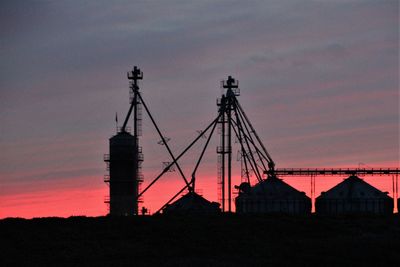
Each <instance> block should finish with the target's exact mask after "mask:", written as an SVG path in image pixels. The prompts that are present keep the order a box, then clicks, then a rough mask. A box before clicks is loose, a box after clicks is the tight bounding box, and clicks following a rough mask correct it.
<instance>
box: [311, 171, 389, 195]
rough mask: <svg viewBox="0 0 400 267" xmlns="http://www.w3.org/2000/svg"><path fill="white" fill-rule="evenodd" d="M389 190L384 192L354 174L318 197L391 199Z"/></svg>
mask: <svg viewBox="0 0 400 267" xmlns="http://www.w3.org/2000/svg"><path fill="white" fill-rule="evenodd" d="M387 194H388V193H387V192H382V191H380V190H379V189H377V188H375V187H373V186H372V185H370V184H369V183H367V182H365V181H364V180H363V179H361V178H359V177H357V176H355V175H352V176H350V177H349V178H346V179H344V180H343V181H342V182H341V183H339V184H337V185H336V186H334V187H332V188H331V189H329V190H328V191H326V192H322V194H321V195H320V196H319V197H317V199H340V198H347V199H379V198H383V199H391V198H390V197H389V196H388V195H387Z"/></svg>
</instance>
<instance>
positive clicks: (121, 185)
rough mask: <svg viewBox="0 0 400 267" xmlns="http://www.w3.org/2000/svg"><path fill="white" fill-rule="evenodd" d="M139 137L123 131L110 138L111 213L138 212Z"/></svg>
mask: <svg viewBox="0 0 400 267" xmlns="http://www.w3.org/2000/svg"><path fill="white" fill-rule="evenodd" d="M136 142H137V139H136V138H135V137H134V136H133V135H131V134H130V133H128V132H125V131H122V132H119V133H118V134H117V135H115V136H113V137H111V138H110V154H109V156H108V157H106V159H105V160H106V161H107V162H108V164H109V170H110V176H109V185H110V199H109V205H110V215H119V216H127V215H135V214H138V200H137V196H138V191H139V184H140V182H141V177H139V175H138V174H139V173H138V172H137V169H138V166H137V165H138V164H140V161H141V160H142V158H141V156H140V155H141V153H140V151H138V146H137V144H136Z"/></svg>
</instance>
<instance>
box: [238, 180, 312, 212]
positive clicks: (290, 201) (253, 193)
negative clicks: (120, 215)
mask: <svg viewBox="0 0 400 267" xmlns="http://www.w3.org/2000/svg"><path fill="white" fill-rule="evenodd" d="M237 188H238V189H239V195H238V196H237V197H236V199H235V204H236V212H237V213H239V214H247V213H285V214H309V213H311V199H310V198H309V197H307V196H306V194H305V193H304V192H301V191H298V190H297V189H295V188H294V187H292V186H290V185H288V184H287V183H285V182H284V181H283V180H282V179H279V178H277V177H275V176H273V177H268V178H267V179H265V180H263V181H262V182H260V183H258V184H256V185H255V186H253V187H251V186H250V185H249V184H248V183H242V184H241V185H240V186H239V187H237Z"/></svg>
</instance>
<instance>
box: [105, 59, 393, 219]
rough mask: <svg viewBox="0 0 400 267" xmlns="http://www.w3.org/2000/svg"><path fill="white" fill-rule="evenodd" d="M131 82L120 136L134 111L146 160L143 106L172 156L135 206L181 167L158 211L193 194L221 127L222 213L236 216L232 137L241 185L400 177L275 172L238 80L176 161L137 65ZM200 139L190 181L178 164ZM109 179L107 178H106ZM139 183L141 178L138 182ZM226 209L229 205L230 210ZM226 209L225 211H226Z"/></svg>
mask: <svg viewBox="0 0 400 267" xmlns="http://www.w3.org/2000/svg"><path fill="white" fill-rule="evenodd" d="M128 79H129V80H131V82H130V88H131V105H130V108H129V111H128V114H127V115H126V118H125V121H124V124H123V126H122V128H121V131H127V122H128V120H129V118H130V116H131V113H132V111H133V130H134V136H135V137H136V144H135V145H136V151H137V153H138V155H137V159H138V161H139V160H140V159H143V157H142V156H141V155H139V154H141V148H140V147H139V139H138V136H140V135H141V120H142V118H141V106H142V105H143V107H144V109H145V111H146V113H147V115H148V116H149V118H150V120H151V122H152V124H153V126H154V128H155V130H156V131H157V133H158V135H159V137H160V139H161V140H160V141H159V144H162V145H163V146H165V148H166V150H167V151H168V154H169V156H170V157H171V159H172V161H171V162H164V166H163V167H164V168H163V170H162V171H161V172H160V174H159V175H157V176H156V177H155V178H154V179H153V180H152V181H151V182H150V183H149V184H148V185H147V186H146V187H145V188H144V189H143V190H141V191H139V190H138V191H137V192H138V193H137V196H136V198H135V201H136V205H137V203H138V202H139V200H140V198H141V197H142V196H143V194H144V193H146V192H147V191H148V190H149V189H150V188H151V187H152V186H153V185H154V184H155V183H156V182H157V181H158V180H159V179H160V178H161V177H162V176H163V175H164V174H165V173H167V172H170V171H171V170H172V168H175V167H176V168H177V170H178V172H179V174H180V176H181V177H182V180H183V181H184V186H183V188H182V189H180V190H179V191H178V192H177V193H176V194H175V195H173V196H172V197H171V199H170V200H168V201H167V203H165V204H164V205H163V206H162V207H161V208H160V209H159V210H158V211H157V213H158V212H160V211H162V210H163V209H164V208H165V207H166V206H167V205H168V204H169V203H171V202H172V201H174V200H175V199H176V198H177V197H178V196H179V195H180V194H181V193H182V192H184V191H185V190H189V191H190V192H194V191H195V186H196V173H197V170H198V168H199V166H200V164H201V161H202V160H203V157H204V154H205V152H206V150H207V148H208V146H209V143H210V140H211V138H212V136H213V135H214V133H215V129H216V128H217V126H218V128H219V134H220V145H219V146H217V154H218V164H219V165H218V184H219V186H220V188H219V194H220V202H221V206H222V211H224V212H225V211H228V212H231V211H232V137H234V138H236V140H237V143H238V144H239V146H240V148H239V158H240V161H241V176H242V179H243V181H245V182H247V183H249V184H250V176H252V175H254V176H255V178H256V179H257V181H258V182H262V181H263V180H264V179H265V177H266V176H267V177H271V178H273V177H277V176H279V177H284V176H310V177H311V178H312V180H311V188H312V189H311V190H312V191H311V194H312V195H313V194H314V193H315V176H321V175H325V176H327V175H356V174H357V175H396V177H397V176H398V174H399V173H400V169H398V168H386V169H384V168H378V169H365V168H363V169H362V168H358V169H349V168H347V169H346V168H333V169H328V168H323V169H322V168H314V169H312V168H307V169H305V168H279V169H276V168H275V163H274V161H273V160H272V158H271V156H270V154H269V153H268V151H267V149H266V148H265V146H264V144H263V143H262V142H261V139H260V137H259V136H258V134H257V132H256V131H255V129H254V127H253V125H252V124H251V122H250V120H249V118H248V117H247V115H246V113H245V112H244V110H243V108H242V106H241V105H240V103H239V101H238V99H237V97H238V96H239V95H240V89H239V83H238V81H237V80H235V79H234V78H232V77H231V76H228V79H227V80H224V81H222V83H221V86H222V88H223V94H222V96H221V98H219V99H217V106H218V113H217V116H216V118H215V119H213V120H212V122H211V123H210V124H208V125H207V127H205V128H204V129H202V130H198V131H197V133H198V136H197V137H196V138H195V139H194V140H193V141H192V142H191V143H190V144H189V145H188V146H187V147H186V148H185V149H183V151H182V152H181V153H180V154H179V155H178V156H176V157H175V156H174V154H173V153H172V151H171V149H170V147H169V145H168V140H169V138H167V137H165V136H164V135H163V134H162V133H161V130H160V128H159V127H158V125H157V123H156V122H155V120H154V118H153V116H152V114H151V112H150V110H149V108H148V106H147V104H146V102H145V101H144V99H143V97H142V95H141V92H140V91H139V86H138V80H141V79H143V73H142V72H141V71H140V69H139V68H137V67H136V66H135V67H134V68H133V71H131V72H129V73H128ZM200 139H205V140H206V142H205V144H204V147H203V148H202V150H201V152H200V155H199V157H198V159H197V161H196V164H195V166H194V168H193V171H192V173H191V179H190V180H188V179H187V177H186V176H185V174H184V173H183V171H182V169H181V167H180V166H179V164H178V161H179V160H180V159H181V158H182V157H183V156H184V155H185V154H186V153H187V152H188V151H189V150H190V149H191V148H192V147H193V145H194V144H196V143H197V142H198V141H199V140H200ZM135 173H136V175H137V177H142V175H141V173H140V164H137V169H136V172H135ZM107 179H109V178H108V177H107ZM139 180H140V179H139ZM142 180H143V178H141V180H140V181H142ZM226 204H227V205H226ZM226 206H227V207H226Z"/></svg>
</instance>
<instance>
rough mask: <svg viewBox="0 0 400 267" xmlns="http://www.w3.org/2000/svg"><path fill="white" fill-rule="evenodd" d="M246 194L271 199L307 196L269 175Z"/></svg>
mask: <svg viewBox="0 0 400 267" xmlns="http://www.w3.org/2000/svg"><path fill="white" fill-rule="evenodd" d="M248 194H249V195H253V196H263V198H273V199H292V198H293V199H294V198H308V197H307V196H306V195H305V193H304V192H301V191H299V190H297V189H296V188H294V187H292V186H290V185H289V184H287V183H285V182H284V181H283V180H282V179H279V178H277V177H269V178H267V179H265V180H263V181H262V182H260V183H258V184H256V185H255V186H254V187H252V188H251V189H250V190H249V191H248Z"/></svg>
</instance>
